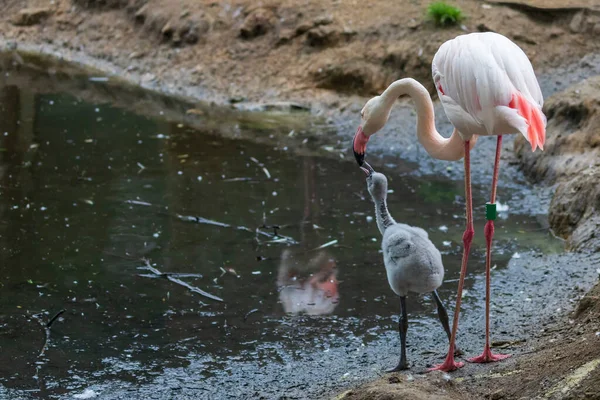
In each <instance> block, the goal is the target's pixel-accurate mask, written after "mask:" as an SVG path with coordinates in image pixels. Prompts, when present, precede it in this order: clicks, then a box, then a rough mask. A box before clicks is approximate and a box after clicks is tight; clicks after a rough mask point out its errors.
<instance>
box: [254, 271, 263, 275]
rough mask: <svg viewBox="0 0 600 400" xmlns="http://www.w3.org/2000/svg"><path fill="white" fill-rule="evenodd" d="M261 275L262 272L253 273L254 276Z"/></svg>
mask: <svg viewBox="0 0 600 400" xmlns="http://www.w3.org/2000/svg"><path fill="white" fill-rule="evenodd" d="M260 274H262V272H260V271H252V275H260Z"/></svg>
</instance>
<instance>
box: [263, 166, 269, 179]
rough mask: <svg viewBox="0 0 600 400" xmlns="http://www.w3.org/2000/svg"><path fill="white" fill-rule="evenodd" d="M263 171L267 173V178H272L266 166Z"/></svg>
mask: <svg viewBox="0 0 600 400" xmlns="http://www.w3.org/2000/svg"><path fill="white" fill-rule="evenodd" d="M262 170H263V172H264V173H265V175H266V176H267V179H271V174H270V173H269V170H268V169H266V168H265V167H263V169H262Z"/></svg>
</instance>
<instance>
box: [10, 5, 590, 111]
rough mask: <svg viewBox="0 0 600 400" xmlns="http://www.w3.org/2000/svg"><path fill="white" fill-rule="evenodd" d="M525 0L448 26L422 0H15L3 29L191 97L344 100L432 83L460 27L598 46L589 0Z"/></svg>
mask: <svg viewBox="0 0 600 400" xmlns="http://www.w3.org/2000/svg"><path fill="white" fill-rule="evenodd" d="M524 3H526V4H528V5H529V6H528V7H522V6H519V5H506V4H498V3H497V2H489V3H483V2H481V1H477V0H461V1H456V2H455V4H456V5H457V6H459V7H460V8H461V10H462V11H463V14H464V15H465V19H464V20H463V21H461V23H460V24H458V25H456V26H454V27H449V28H445V29H441V28H440V27H438V26H436V25H435V24H434V23H433V22H432V21H430V20H429V19H428V18H427V15H426V11H425V10H426V7H427V4H428V3H427V2H421V1H416V2H414V1H402V2H393V3H390V2H388V1H385V0H375V1H371V2H368V3H366V2H326V3H323V2H320V1H316V0H310V1H306V2H303V3H302V4H298V3H297V2H295V1H292V0H275V1H267V2H263V3H260V4H256V3H255V2H254V1H249V0H235V1H232V2H225V3H223V2H214V1H212V0H201V1H195V0H179V1H176V2H172V1H168V0H56V1H54V2H52V4H50V5H49V4H48V2H47V1H45V0H28V1H27V2H25V3H24V2H22V1H20V0H7V1H5V2H4V5H3V6H1V10H2V16H0V28H1V29H0V31H1V32H2V34H1V36H2V38H3V39H5V40H10V41H13V42H15V43H16V44H19V43H23V42H25V43H28V44H38V45H43V46H45V47H48V48H54V49H56V51H59V52H75V53H82V54H86V55H88V56H90V57H93V58H95V59H96V60H103V61H105V62H109V63H112V64H114V65H115V66H116V67H118V68H120V69H122V70H123V74H124V75H131V76H137V77H139V80H140V81H141V83H143V84H148V85H165V86H169V87H170V88H171V89H176V90H181V91H184V92H190V93H194V95H195V96H194V97H202V98H205V99H215V100H217V101H220V102H223V103H225V102H228V101H230V102H232V103H247V104H252V103H257V102H259V103H260V102H265V101H267V102H269V101H274V100H281V99H286V100H295V101H305V102H307V103H310V104H311V106H313V107H315V106H318V103H321V104H322V105H324V106H326V107H328V108H345V107H346V103H347V100H348V99H351V97H352V95H353V94H358V95H361V96H367V95H371V94H376V93H379V92H380V91H381V90H382V89H383V88H385V87H386V86H387V85H388V84H389V83H390V82H392V81H393V80H395V79H398V78H400V77H403V76H413V77H415V78H417V79H419V80H420V81H421V82H423V83H424V84H426V85H428V86H429V87H430V88H431V89H432V88H433V87H432V83H431V77H430V75H431V72H430V69H431V68H430V61H431V59H432V57H433V54H434V53H435V51H436V50H437V48H438V47H439V45H440V44H441V43H443V42H444V41H445V40H448V39H450V38H452V37H455V36H456V35H459V34H462V33H467V32H477V31H495V32H499V33H502V34H505V35H507V36H508V37H510V38H511V39H513V40H514V41H515V42H516V43H517V44H519V45H520V46H521V47H522V48H523V49H524V50H525V52H526V53H527V54H528V55H529V57H530V58H531V59H532V62H533V64H534V67H535V69H536V71H543V70H544V69H546V68H550V67H553V66H554V67H556V66H559V65H561V64H564V63H565V62H567V61H569V60H573V59H579V58H581V57H582V56H584V55H585V54H588V53H591V52H595V51H597V50H598V49H599V48H600V47H599V46H600V44H599V43H598V41H596V40H593V39H594V37H595V36H594V35H596V34H597V31H598V29H600V17H599V16H598V14H597V11H596V10H594V8H593V7H589V5H587V4H586V3H585V2H580V3H578V4H575V3H573V2H567V1H563V2H562V3H561V1H555V2H553V3H552V4H551V5H548V4H546V5H545V6H544V7H542V8H536V7H535V6H536V4H529V3H532V2H531V1H525V2H524ZM533 3H535V2H533ZM537 3H539V2H537ZM565 3H569V4H568V6H565Z"/></svg>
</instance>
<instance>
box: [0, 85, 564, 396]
mask: <svg viewBox="0 0 600 400" xmlns="http://www.w3.org/2000/svg"><path fill="white" fill-rule="evenodd" d="M208 124H209V123H208V122H207V125H208ZM213 126H215V124H214V123H212V124H211V127H213ZM248 129H250V128H248ZM251 133H252V132H250V134H251ZM246 134H249V133H248V132H246ZM382 172H384V173H386V174H387V175H388V177H389V180H390V189H393V192H392V193H390V194H389V207H390V210H391V212H392V215H393V216H394V218H395V219H396V220H398V221H402V222H405V223H408V224H413V225H418V226H421V227H423V228H425V229H426V230H427V231H428V232H429V234H430V237H431V239H432V241H433V242H434V243H435V244H436V245H437V246H438V248H440V250H441V251H442V253H443V258H444V263H445V267H446V282H447V283H446V284H444V285H443V286H442V288H441V289H440V296H441V297H442V299H443V300H444V301H445V302H446V303H447V304H448V305H450V304H451V302H453V301H454V295H455V286H456V284H455V280H456V279H457V278H458V270H459V266H460V256H461V251H462V250H461V243H460V240H461V236H462V231H463V229H464V227H463V221H464V218H463V213H464V202H463V198H462V193H463V187H462V186H461V184H460V183H456V182H452V181H447V180H438V179H435V178H434V177H430V178H423V177H415V178H411V177H401V178H400V177H397V176H395V175H394V170H385V169H383V170H382ZM479 192H480V191H478V190H475V193H479ZM503 193H504V194H505V197H504V198H507V199H509V198H510V197H511V193H510V192H507V191H504V192H503ZM366 196H367V192H366V185H365V181H364V176H363V175H362V172H361V171H360V170H359V169H358V168H356V166H355V165H354V164H353V163H351V162H342V161H337V160H335V159H325V158H317V157H311V156H299V155H297V154H294V153H293V152H292V151H291V150H290V151H283V150H276V149H273V148H272V146H267V145H265V144H256V143H252V142H248V141H239V140H233V139H226V138H222V137H219V136H218V134H217V135H215V134H214V130H213V129H212V128H211V130H210V131H198V130H194V129H191V128H189V127H187V126H184V125H181V124H178V123H177V122H168V121H166V120H163V119H161V118H160V117H159V116H157V118H149V117H144V116H140V115H135V114H132V113H130V112H126V111H124V110H121V109H119V108H114V107H112V106H111V105H109V104H91V103H86V102H84V101H82V100H81V99H79V98H78V97H77V95H71V94H65V93H44V92H39V91H30V89H28V88H27V87H25V86H14V85H7V84H6V82H5V84H4V86H2V87H1V88H0V216H1V217H0V291H1V293H2V308H1V314H0V384H1V385H2V386H4V390H8V389H11V390H12V389H15V390H18V392H10V393H13V394H12V396H17V397H22V396H26V395H31V396H34V397H61V395H66V394H69V395H72V394H74V393H82V392H83V391H84V390H85V389H86V388H89V387H93V388H95V389H94V390H96V392H95V393H103V396H105V397H106V398H113V397H110V393H113V395H114V396H116V397H114V398H137V397H136V396H139V398H149V397H152V395H155V396H158V397H160V396H164V398H171V397H169V396H170V395H167V394H164V393H162V392H160V390H158V388H161V390H162V389H164V388H166V387H168V388H169V390H171V392H170V393H171V395H174V396H177V393H185V392H186V391H190V393H196V395H195V396H196V397H195V398H202V396H203V394H204V395H206V396H208V395H209V393H210V398H217V397H227V396H228V395H231V396H233V397H235V396H239V394H240V393H241V394H243V395H246V396H250V395H251V394H252V393H255V392H257V390H259V389H257V385H258V386H260V385H263V384H268V385H270V389H269V390H270V392H269V393H271V394H273V393H279V394H280V395H283V394H285V393H291V392H292V391H293V390H297V391H300V392H304V393H306V392H312V393H317V394H318V393H320V392H323V390H324V389H322V388H323V387H325V386H326V385H324V384H323V385H324V386H322V387H321V386H319V385H322V383H318V382H320V381H319V379H316V378H315V379H314V382H315V383H314V384H313V383H312V381H311V379H312V376H311V371H323V370H325V374H327V373H328V372H327V371H329V372H330V373H331V374H332V376H324V377H322V378H323V379H326V380H328V381H329V382H333V383H332V384H331V385H333V386H336V385H337V387H339V386H343V385H344V383H343V382H340V381H339V379H338V378H339V374H338V370H336V369H335V368H334V367H328V365H329V364H328V363H334V364H336V365H337V366H338V367H337V368H338V369H339V368H341V367H340V366H344V365H346V363H347V362H348V363H349V361H348V359H349V358H351V357H354V356H352V355H350V353H351V352H354V350H355V348H361V346H362V347H364V348H366V349H367V350H366V351H367V353H368V352H370V354H371V355H370V356H368V357H367V356H366V354H367V353H365V357H366V358H363V359H362V361H361V362H362V364H361V365H362V366H363V368H364V370H365V371H369V372H368V373H370V374H371V375H372V374H373V371H372V370H373V365H374V364H373V361H372V360H373V358H377V357H381V356H382V351H386V350H383V349H387V352H388V353H389V354H385V356H386V357H391V356H393V358H395V357H396V356H395V352H396V351H397V350H396V349H395V347H393V345H392V344H386V345H385V346H382V343H381V341H382V339H385V340H384V342H385V341H387V342H390V338H394V339H393V340H397V339H396V334H395V331H394V330H395V327H394V324H395V322H394V321H396V318H397V317H396V315H397V313H398V311H399V306H398V303H399V302H398V299H397V297H395V296H394V294H393V293H392V292H391V290H390V289H389V286H388V284H387V281H386V276H385V271H384V268H383V265H382V258H381V254H380V253H379V236H378V231H377V228H376V225H375V222H374V219H373V217H374V210H373V207H372V204H371V202H370V200H369V199H367V198H366ZM474 201H475V205H476V217H477V221H476V222H477V223H476V231H477V232H478V233H479V236H478V237H476V240H475V247H474V251H473V256H472V260H473V261H472V262H471V264H470V269H469V276H468V277H467V281H466V289H467V291H469V290H471V289H473V285H474V284H475V282H476V280H477V279H478V277H481V275H482V273H483V256H484V248H483V246H482V245H483V237H482V235H481V233H482V232H483V221H482V216H483V205H484V203H485V201H486V199H485V198H483V197H478V198H475V199H474ZM509 207H510V202H509ZM509 216H510V217H509ZM496 232H497V233H496V238H497V239H496V242H495V246H494V251H495V253H494V264H495V265H496V269H497V270H498V271H501V270H502V269H504V268H506V267H507V265H508V264H509V261H510V260H511V259H514V258H513V257H514V256H515V253H527V252H534V253H535V252H536V251H543V252H545V253H552V252H557V251H560V250H561V249H562V243H561V242H559V241H557V240H554V239H552V238H551V236H550V235H549V233H548V231H547V230H546V229H545V228H544V226H543V225H541V224H540V222H539V220H538V218H534V217H529V216H527V215H511V209H510V208H509V209H508V211H504V212H502V213H501V215H500V221H499V223H498V224H497V231H496ZM517 257H518V256H517ZM148 264H150V265H152V266H153V267H154V268H156V269H157V270H159V271H160V272H163V273H166V272H168V273H180V274H188V275H181V276H179V275H171V276H170V278H171V280H170V279H169V277H167V276H157V275H156V274H155V273H153V272H152V271H150V270H149V269H147V268H146V266H147V265H148ZM172 278H176V279H180V280H181V281H183V282H185V283H187V284H188V285H191V286H192V287H193V288H198V289H200V290H202V291H204V292H207V293H209V294H210V295H212V296H216V297H218V298H221V299H222V300H223V301H222V302H221V301H217V300H214V299H211V298H209V297H206V296H203V295H202V294H199V293H196V292H193V291H191V290H190V288H189V287H185V286H183V285H181V284H180V283H181V282H179V283H178V282H174V281H173V279H172ZM480 300H481V299H480V298H479V299H478V298H475V297H469V296H466V297H465V303H466V309H467V310H469V309H470V308H469V307H471V309H472V308H475V307H478V306H477V304H478V303H477V302H480ZM451 308H452V307H450V309H451ZM62 309H64V310H65V312H64V314H62V315H61V316H60V317H59V318H58V319H57V320H56V321H55V322H54V323H53V324H52V326H51V328H50V330H49V332H50V338H49V341H48V347H47V350H45V351H44V353H43V354H41V355H40V352H41V350H42V349H43V347H44V341H45V338H46V334H47V332H48V331H45V329H44V328H43V324H45V323H46V322H47V321H48V320H49V319H50V318H52V316H54V315H55V314H56V313H58V312H59V311H60V310H62ZM408 309H409V313H410V318H411V321H412V323H413V325H411V328H410V329H411V330H410V331H409V342H411V337H412V344H413V346H412V348H409V357H410V360H411V362H413V363H414V364H416V365H419V364H421V366H424V361H423V359H422V358H423V355H427V354H429V357H431V356H432V354H433V355H434V356H435V357H438V358H439V357H440V356H441V354H443V352H444V351H445V343H444V336H443V331H442V330H441V327H440V326H439V323H438V322H437V319H436V318H437V317H436V314H435V306H434V303H433V301H432V299H430V298H429V297H427V296H425V297H417V296H412V297H409V299H408ZM428 332H434V333H428ZM434 334H435V338H434V336H432V335H434ZM411 335H412V336H411ZM428 335H429V336H428ZM420 336H422V337H423V338H425V339H422V340H421V339H419V340H421V341H418V340H417V339H416V338H417V337H420ZM386 338H387V339H386ZM371 344H373V346H375V347H369V346H370V345H371ZM350 348H351V350H350ZM316 355H318V356H316ZM323 355H327V360H328V361H327V362H325V361H323V360H322V359H321V357H322V356H323ZM369 360H371V361H369ZM386 360H387V358H386ZM290 363H295V364H293V365H295V367H294V371H290V370H289V368H291V367H290V365H292V364H290ZM347 365H350V364H347ZM391 366H392V365H388V367H391ZM296 368H297V370H296ZM344 368H345V367H344ZM286 371H287V372H286ZM334 371H335V376H334V374H333V372H334ZM354 372H357V371H354ZM282 373H283V374H288V375H296V378H294V379H296V380H299V382H297V383H295V384H294V382H292V383H290V382H289V381H288V382H283V381H282V380H280V379H278V378H277V376H278V375H277V374H282ZM320 373H321V374H322V373H323V372H320ZM258 377H260V378H258ZM265 377H267V378H268V379H267V378H265ZM261 379H262V380H261ZM264 379H266V380H264ZM321 380H322V379H321ZM265 382H268V383H265ZM278 385H279V386H278ZM331 385H330V386H331ZM109 387H110V388H111V389H110V390H109V389H108V388H109ZM115 388H116V389H115ZM232 388H234V389H232ZM119 390H121V392H119ZM123 390H124V392H123ZM144 390H146V392H144ZM159 392H160V393H162V394H160V395H159V394H158V393H159ZM5 393H9V392H8V391H6V392H5ZM15 393H18V394H15ZM114 393H117V394H114ZM118 393H121V394H118ZM123 393H125V394H123ZM140 393H145V394H143V395H142V394H140ZM173 393H175V394H173ZM0 394H2V391H0ZM6 395H7V396H9V395H8V394H6ZM119 396H122V397H119ZM69 398H71V397H69ZM160 398H163V397H160ZM207 398H208V397H207Z"/></svg>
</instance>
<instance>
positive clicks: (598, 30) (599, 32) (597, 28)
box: [592, 23, 600, 36]
mask: <svg viewBox="0 0 600 400" xmlns="http://www.w3.org/2000/svg"><path fill="white" fill-rule="evenodd" d="M592 33H593V34H594V36H600V23H598V24H595V25H594V27H593V28H592Z"/></svg>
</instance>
